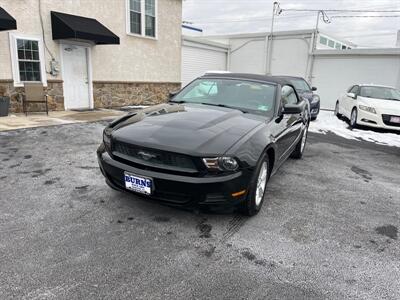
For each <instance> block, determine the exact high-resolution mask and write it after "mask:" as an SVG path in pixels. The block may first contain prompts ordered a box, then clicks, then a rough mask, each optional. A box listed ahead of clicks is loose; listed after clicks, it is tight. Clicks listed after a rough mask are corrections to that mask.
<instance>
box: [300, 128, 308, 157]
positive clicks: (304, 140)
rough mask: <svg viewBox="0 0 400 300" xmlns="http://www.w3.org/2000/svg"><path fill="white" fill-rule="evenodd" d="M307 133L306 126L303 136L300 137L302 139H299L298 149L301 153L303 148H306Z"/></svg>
mask: <svg viewBox="0 0 400 300" xmlns="http://www.w3.org/2000/svg"><path fill="white" fill-rule="evenodd" d="M307 132H308V126H306V128H304V131H303V136H302V138H301V147H300V151H301V153H303V151H304V148H305V146H306V141H307Z"/></svg>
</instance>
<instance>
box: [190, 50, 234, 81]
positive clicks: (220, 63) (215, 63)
mask: <svg viewBox="0 0 400 300" xmlns="http://www.w3.org/2000/svg"><path fill="white" fill-rule="evenodd" d="M226 57H227V54H226V51H223V50H213V49H205V48H197V47H193V46H186V45H183V46H182V86H185V85H186V84H188V83H189V82H190V81H192V80H193V79H195V78H196V77H199V76H201V75H203V74H204V73H205V72H207V71H226Z"/></svg>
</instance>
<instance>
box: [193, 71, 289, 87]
mask: <svg viewBox="0 0 400 300" xmlns="http://www.w3.org/2000/svg"><path fill="white" fill-rule="evenodd" d="M200 78H224V79H225V78H226V79H243V80H254V81H262V82H265V83H273V84H280V85H290V86H292V83H291V82H290V81H289V80H287V79H285V78H283V77H275V76H266V75H259V74H250V73H206V74H204V75H203V76H201V77H200Z"/></svg>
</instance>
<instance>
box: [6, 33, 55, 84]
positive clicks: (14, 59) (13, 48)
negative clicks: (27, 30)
mask: <svg viewBox="0 0 400 300" xmlns="http://www.w3.org/2000/svg"><path fill="white" fill-rule="evenodd" d="M9 40H10V54H11V68H12V74H13V80H14V86H15V87H23V86H24V83H25V82H40V83H42V84H43V86H44V87H47V74H46V64H45V54H44V44H43V39H42V37H41V36H38V35H25V34H16V33H11V32H10V33H9ZM18 40H29V41H37V42H38V47H39V62H40V78H41V81H21V78H20V74H19V59H18V45H17V41H18Z"/></svg>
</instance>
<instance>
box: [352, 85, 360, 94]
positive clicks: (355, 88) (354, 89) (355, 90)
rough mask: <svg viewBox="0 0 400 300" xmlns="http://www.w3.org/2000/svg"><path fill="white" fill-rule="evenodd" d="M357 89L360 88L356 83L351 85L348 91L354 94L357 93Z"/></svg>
mask: <svg viewBox="0 0 400 300" xmlns="http://www.w3.org/2000/svg"><path fill="white" fill-rule="evenodd" d="M359 89H360V88H359V86H358V85H355V86H353V87H352V88H351V90H350V92H349V93H353V94H355V95H358V91H359Z"/></svg>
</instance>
